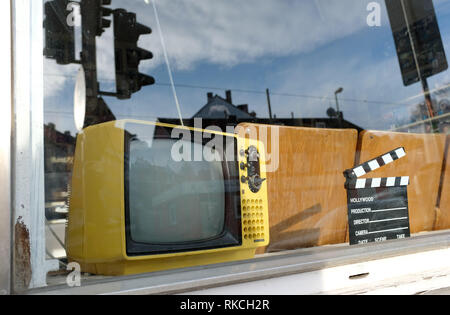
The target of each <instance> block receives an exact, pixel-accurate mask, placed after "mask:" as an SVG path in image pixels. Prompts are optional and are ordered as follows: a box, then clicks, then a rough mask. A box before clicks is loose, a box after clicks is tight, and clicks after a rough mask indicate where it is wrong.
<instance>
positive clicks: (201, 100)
mask: <svg viewBox="0 0 450 315" xmlns="http://www.w3.org/2000/svg"><path fill="white" fill-rule="evenodd" d="M147 2H148V3H147ZM369 2H377V3H379V4H380V6H381V26H380V27H369V26H368V25H367V22H366V19H367V16H368V14H369V13H370V12H369V11H367V4H368V3H369ZM156 5H157V9H158V14H159V18H160V22H161V28H162V34H163V37H164V40H165V42H166V45H167V53H168V56H169V60H170V63H171V66H172V70H173V77H174V80H175V84H176V88H177V94H178V98H179V101H180V105H181V112H182V114H183V117H185V118H190V117H192V115H194V114H195V113H196V112H197V111H198V110H199V109H200V108H201V107H202V106H204V105H205V104H206V102H207V101H206V100H207V98H206V93H207V92H213V93H216V94H219V95H221V96H224V95H225V92H224V91H225V90H232V91H233V101H234V104H235V105H238V104H249V110H250V111H255V112H256V113H257V115H258V117H262V118H264V117H268V115H269V114H268V109H267V100H266V94H265V90H266V88H269V89H270V91H271V93H272V99H271V103H272V111H273V112H274V114H276V116H277V117H279V118H282V117H291V113H293V114H294V117H297V118H298V117H308V118H310V117H317V118H319V117H326V110H327V109H328V108H329V107H330V106H331V107H334V106H335V101H334V91H335V90H336V89H337V88H339V87H343V88H344V92H343V93H342V94H340V95H339V99H340V107H341V110H342V111H343V112H344V118H345V119H347V120H349V121H350V122H352V123H354V124H356V125H358V126H361V127H362V128H366V129H382V130H383V129H389V128H390V127H391V126H392V125H393V124H395V123H397V122H399V121H407V120H408V118H409V115H410V112H411V110H412V109H413V108H414V107H415V105H417V104H418V103H420V102H423V96H420V93H421V91H422V90H421V85H420V83H416V84H413V85H411V86H408V87H405V86H404V85H403V83H402V77H401V73H400V68H399V65H398V59H397V55H396V51H395V44H394V40H393V38H392V33H391V28H390V25H389V20H388V16H387V12H386V8H385V4H384V1H369V0H314V1H312V0H282V1H280V0H166V1H161V0H156ZM434 5H435V9H436V13H437V17H438V23H439V26H440V31H441V36H442V39H443V43H444V47H445V50H446V54H447V56H450V53H449V52H450V50H449V48H450V47H449V45H450V0H439V1H437V0H435V1H434ZM112 8H125V9H127V10H128V11H131V12H136V13H137V19H138V21H139V22H140V23H142V24H145V25H148V26H150V27H151V28H152V29H153V34H152V35H145V36H142V37H141V40H140V47H142V48H144V49H147V50H150V51H152V52H153V53H154V55H155V57H154V59H152V60H148V61H144V62H142V66H141V72H143V73H146V74H149V75H152V76H154V77H155V78H156V82H157V84H155V85H154V86H150V87H145V88H143V89H142V90H141V91H140V92H138V93H136V94H134V95H133V97H132V98H131V99H130V100H126V101H123V100H117V99H115V98H111V97H104V99H105V101H106V103H107V104H108V105H109V106H110V108H111V109H112V111H113V112H114V114H115V115H116V117H117V118H119V119H120V118H138V119H144V120H147V119H148V120H152V119H155V118H157V117H164V118H175V117H177V110H176V106H175V100H174V97H173V94H172V91H171V88H170V85H169V82H170V80H169V76H168V74H167V68H166V65H165V61H164V57H163V50H162V45H161V40H160V37H159V30H158V28H157V24H156V22H155V15H154V11H153V7H152V5H151V2H150V1H145V0H126V1H125V0H121V1H118V0H113V1H112ZM97 47H98V58H97V59H98V67H99V74H98V76H99V81H100V86H101V89H102V90H103V91H114V89H115V81H114V80H115V75H114V45H113V33H112V27H111V28H109V29H108V30H107V31H106V32H105V33H104V34H103V36H102V37H101V38H98V40H97ZM78 68H79V66H78V65H69V66H60V65H57V64H56V62H55V61H54V60H45V61H44V72H45V80H44V84H45V111H46V113H45V121H46V123H48V122H53V123H55V124H56V128H57V129H58V130H61V131H64V130H70V131H71V132H72V134H75V126H74V122H73V88H74V84H75V76H76V74H77V71H78ZM448 84H450V75H449V71H448V70H447V71H445V72H442V73H440V74H438V75H435V76H433V77H431V78H429V85H430V88H431V89H435V88H441V87H443V86H446V85H448ZM448 94H449V95H447V93H441V94H440V96H439V98H450V93H448ZM417 95H419V97H416V96H417Z"/></svg>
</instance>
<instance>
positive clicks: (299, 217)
mask: <svg viewBox="0 0 450 315" xmlns="http://www.w3.org/2000/svg"><path fill="white" fill-rule="evenodd" d="M240 126H241V127H244V128H247V127H256V130H257V133H258V135H259V136H258V137H259V140H260V141H262V142H263V143H264V144H265V146H266V151H267V152H268V153H270V154H272V155H273V154H274V151H276V149H277V148H278V151H279V154H278V157H279V164H278V169H277V170H276V171H273V172H269V173H268V175H267V177H268V178H267V185H268V199H269V221H270V245H269V246H268V247H267V249H266V251H269V252H272V251H280V250H286V249H296V248H304V247H312V246H318V245H326V244H336V243H343V242H345V240H346V234H347V225H348V224H347V193H346V190H345V188H344V183H345V178H344V176H343V171H344V170H345V169H348V168H351V167H352V166H353V164H354V159H355V152H356V143H357V131H356V130H353V129H347V130H337V129H316V128H296V127H283V126H268V125H254V124H248V123H245V124H241V125H240ZM264 130H267V137H264V136H263V134H264ZM277 130H278V136H277ZM272 159H273V156H272ZM271 163H273V160H272V161H269V163H268V165H270V164H271ZM268 168H270V167H268Z"/></svg>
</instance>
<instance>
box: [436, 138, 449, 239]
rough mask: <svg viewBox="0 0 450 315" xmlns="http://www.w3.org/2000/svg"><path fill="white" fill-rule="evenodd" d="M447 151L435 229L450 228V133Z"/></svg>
mask: <svg viewBox="0 0 450 315" xmlns="http://www.w3.org/2000/svg"><path fill="white" fill-rule="evenodd" d="M445 148H446V150H445V151H446V153H445V158H444V165H443V168H442V174H443V176H442V179H441V185H442V186H441V187H440V188H439V189H440V191H439V198H438V202H437V204H438V207H437V208H436V211H437V215H436V222H435V226H434V230H446V229H450V155H449V151H450V135H447V140H446V145H445Z"/></svg>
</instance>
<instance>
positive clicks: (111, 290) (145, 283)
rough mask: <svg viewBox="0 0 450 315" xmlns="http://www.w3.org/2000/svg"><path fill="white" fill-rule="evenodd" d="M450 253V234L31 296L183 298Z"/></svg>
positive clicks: (89, 282) (90, 283) (96, 282)
mask: <svg viewBox="0 0 450 315" xmlns="http://www.w3.org/2000/svg"><path fill="white" fill-rule="evenodd" d="M448 248H450V231H441V232H431V233H426V234H418V235H414V236H413V237H411V238H409V239H404V240H397V241H388V242H385V243H372V244H366V245H356V246H348V245H347V244H340V245H332V246H322V247H316V248H309V249H299V250H292V251H284V252H279V253H271V254H264V255H260V256H258V257H257V258H255V259H252V260H248V261H243V262H242V261H241V262H233V263H225V264H217V265H210V266H201V267H194V268H186V269H179V270H175V271H173V270H172V271H164V272H156V273H151V274H144V275H135V276H127V277H116V278H97V277H93V278H92V279H84V280H82V283H81V287H74V288H70V287H68V286H67V285H65V284H64V285H57V286H51V287H47V288H42V289H34V290H31V291H29V292H28V294H58V295H64V294H70V295H76V294H82V295H85V294H88V295H91V294H180V293H188V292H194V291H199V290H204V289H209V288H218V287H223V286H228V285H234V284H240V283H247V282H253V281H258V280H265V279H270V278H277V277H283V276H288V275H294V274H301V273H306V272H311V271H317V270H322V269H325V268H332V267H338V266H344V265H349V264H355V263H362V262H368V261H373V260H379V259H384V258H390V257H397V256H402V255H410V254H415V253H421V252H427V251H433V250H439V249H448ZM255 294H258V292H255Z"/></svg>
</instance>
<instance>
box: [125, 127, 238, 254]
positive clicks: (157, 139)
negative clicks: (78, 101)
mask: <svg viewBox="0 0 450 315" xmlns="http://www.w3.org/2000/svg"><path fill="white" fill-rule="evenodd" d="M125 128H126V132H125V151H124V153H125V160H124V162H125V165H124V166H125V177H124V179H125V183H124V184H125V220H126V242H127V244H126V245H127V253H128V255H131V256H134V255H138V256H139V255H145V254H148V255H151V254H159V253H175V252H180V251H181V252H183V251H187V250H204V249H210V248H217V247H228V246H237V245H239V244H241V242H242V235H241V211H240V208H241V207H240V189H239V187H240V181H239V166H238V163H237V161H236V158H235V155H234V154H235V152H236V145H237V144H236V141H235V138H234V137H223V138H220V140H219V142H220V143H221V145H217V146H211V145H210V144H209V141H211V140H212V138H211V137H209V136H207V137H203V135H202V133H201V132H194V131H190V130H188V129H184V130H180V129H174V128H172V127H169V126H155V125H145V124H134V123H127V124H126V127H125ZM178 131H183V132H184V133H181V134H179V135H178V136H177V135H175V134H178ZM230 140H232V141H230ZM219 142H218V143H219ZM222 142H223V143H222ZM230 153H231V154H230Z"/></svg>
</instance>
